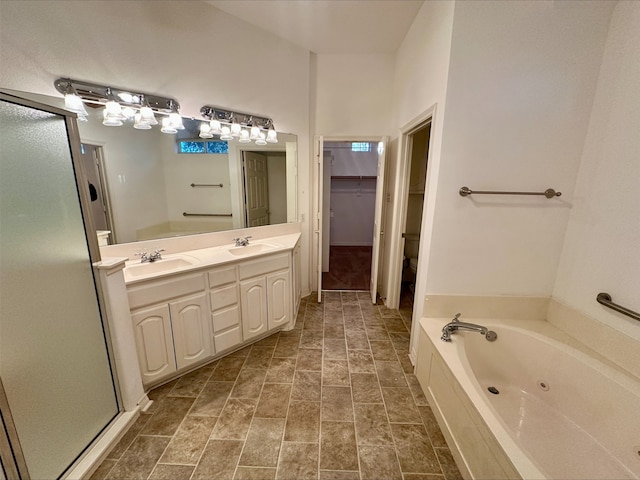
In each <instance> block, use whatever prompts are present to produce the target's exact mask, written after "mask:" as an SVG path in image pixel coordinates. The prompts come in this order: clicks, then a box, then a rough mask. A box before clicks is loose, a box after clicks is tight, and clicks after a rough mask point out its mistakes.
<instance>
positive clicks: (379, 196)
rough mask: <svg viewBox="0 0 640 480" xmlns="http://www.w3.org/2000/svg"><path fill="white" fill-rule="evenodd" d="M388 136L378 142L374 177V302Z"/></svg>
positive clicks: (372, 286)
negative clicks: (376, 167)
mask: <svg viewBox="0 0 640 480" xmlns="http://www.w3.org/2000/svg"><path fill="white" fill-rule="evenodd" d="M388 142H389V137H383V138H382V141H381V142H378V174H377V179H376V207H375V213H374V215H375V216H374V220H373V248H372V252H371V286H370V289H371V301H372V302H373V303H376V301H377V296H378V263H379V260H380V244H381V241H382V202H383V200H384V165H385V155H386V154H387V143H388Z"/></svg>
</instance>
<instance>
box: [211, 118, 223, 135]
mask: <svg viewBox="0 0 640 480" xmlns="http://www.w3.org/2000/svg"><path fill="white" fill-rule="evenodd" d="M209 125H210V126H211V133H213V134H214V135H220V133H222V130H221V129H222V125H221V124H220V120H211V122H210V123H209Z"/></svg>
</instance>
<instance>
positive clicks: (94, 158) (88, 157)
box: [82, 143, 110, 230]
mask: <svg viewBox="0 0 640 480" xmlns="http://www.w3.org/2000/svg"><path fill="white" fill-rule="evenodd" d="M98 148H100V147H97V146H96V145H89V144H86V143H83V144H82V161H83V162H84V170H85V172H86V173H87V180H88V182H89V184H88V185H87V187H88V188H89V198H90V199H91V216H92V217H93V224H94V226H95V227H96V230H110V228H109V219H108V218H107V206H106V204H105V201H104V188H103V186H102V179H101V178H100V174H99V172H98V169H99V168H100V165H99V163H98Z"/></svg>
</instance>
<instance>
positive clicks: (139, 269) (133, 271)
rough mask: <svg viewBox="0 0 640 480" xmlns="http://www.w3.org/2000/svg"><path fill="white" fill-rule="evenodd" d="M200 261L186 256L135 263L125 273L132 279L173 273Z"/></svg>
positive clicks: (127, 267) (128, 266)
mask: <svg viewBox="0 0 640 480" xmlns="http://www.w3.org/2000/svg"><path fill="white" fill-rule="evenodd" d="M196 263H198V261H197V260H196V259H195V258H190V257H186V256H179V257H171V258H166V257H165V258H163V259H162V260H156V261H155V262H145V263H133V264H130V265H127V266H126V269H125V272H126V273H127V275H128V276H130V277H133V278H135V277H142V276H144V275H152V274H155V273H165V272H171V271H173V270H178V269H180V268H182V267H187V266H189V265H195V264H196Z"/></svg>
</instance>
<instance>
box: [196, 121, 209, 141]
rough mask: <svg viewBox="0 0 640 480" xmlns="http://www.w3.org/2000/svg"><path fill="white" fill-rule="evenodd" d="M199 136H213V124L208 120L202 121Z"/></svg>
mask: <svg viewBox="0 0 640 480" xmlns="http://www.w3.org/2000/svg"><path fill="white" fill-rule="evenodd" d="M198 136H199V137H200V138H213V133H211V126H210V125H209V124H208V123H206V122H202V123H201V124H200V135H198Z"/></svg>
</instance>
